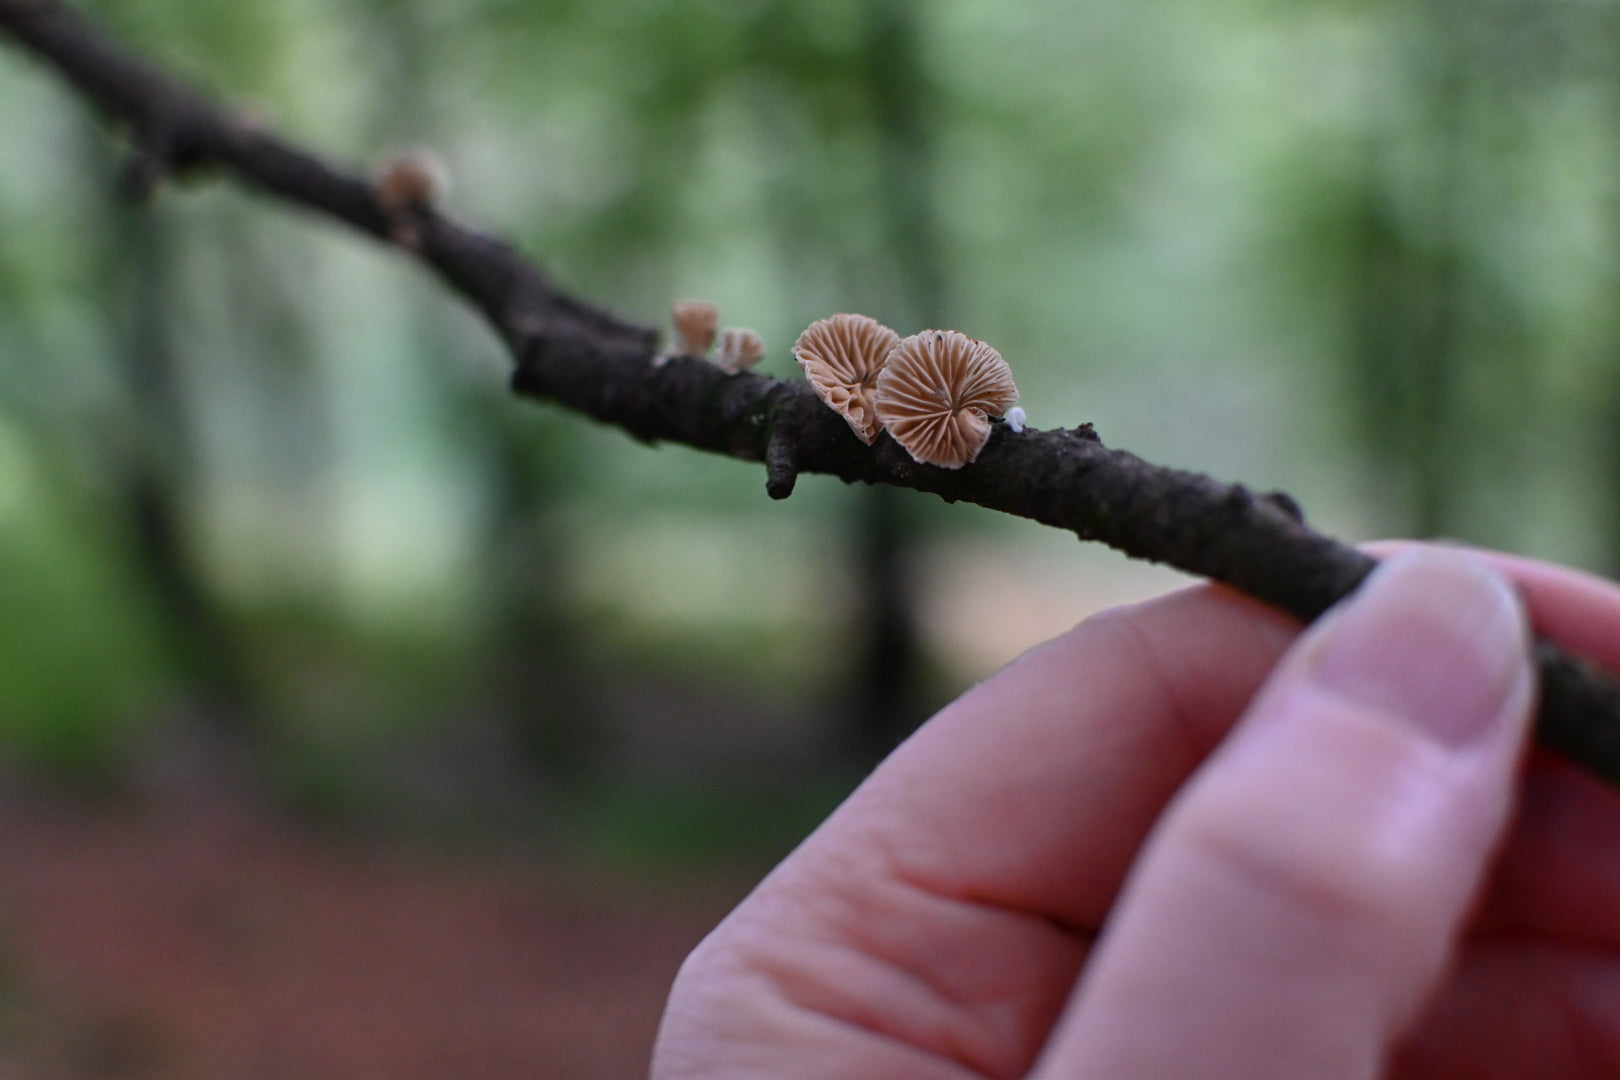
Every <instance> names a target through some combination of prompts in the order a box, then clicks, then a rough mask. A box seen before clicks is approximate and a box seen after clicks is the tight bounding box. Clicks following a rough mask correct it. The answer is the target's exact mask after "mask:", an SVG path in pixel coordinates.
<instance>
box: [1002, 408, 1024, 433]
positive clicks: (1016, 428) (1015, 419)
mask: <svg viewBox="0 0 1620 1080" xmlns="http://www.w3.org/2000/svg"><path fill="white" fill-rule="evenodd" d="M1028 419H1029V418H1028V417H1026V416H1025V415H1024V410H1023V409H1020V408H1019V407H1018V406H1017V405H1014V406H1013V407H1012V408H1010V409H1008V410H1007V426H1008V427H1010V428H1012V430H1013V433H1014V434H1020V435H1021V434H1023V431H1024V425H1025V423H1027V422H1028Z"/></svg>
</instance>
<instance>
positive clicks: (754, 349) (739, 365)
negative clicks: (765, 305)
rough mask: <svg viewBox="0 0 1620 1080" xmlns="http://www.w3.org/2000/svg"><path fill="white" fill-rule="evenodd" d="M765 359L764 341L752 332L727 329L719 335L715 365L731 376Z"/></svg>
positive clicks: (733, 328)
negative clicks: (718, 349)
mask: <svg viewBox="0 0 1620 1080" xmlns="http://www.w3.org/2000/svg"><path fill="white" fill-rule="evenodd" d="M763 359H765V339H764V338H762V337H760V336H759V335H758V334H756V333H754V331H752V330H743V329H739V328H737V327H728V328H727V329H726V331H725V332H724V333H722V334H721V335H720V352H719V353H718V354H716V356H715V363H717V364H719V365H720V367H721V369H722V370H724V371H727V372H729V373H731V374H733V375H735V374H737V372H739V371H747V370H748V369H749V368H751V367H753V366H754V365H755V364H757V363H759V362H760V361H761V360H763Z"/></svg>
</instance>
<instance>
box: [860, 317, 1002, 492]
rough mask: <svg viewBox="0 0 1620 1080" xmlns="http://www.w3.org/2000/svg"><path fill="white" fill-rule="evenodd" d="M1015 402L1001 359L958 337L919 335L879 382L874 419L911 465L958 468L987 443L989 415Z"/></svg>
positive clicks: (903, 346) (897, 352)
mask: <svg viewBox="0 0 1620 1080" xmlns="http://www.w3.org/2000/svg"><path fill="white" fill-rule="evenodd" d="M1017 400H1018V387H1017V386H1015V385H1014V384H1013V378H1012V370H1011V369H1010V368H1008V367H1007V361H1005V360H1003V359H1002V358H1001V354H1000V353H999V352H997V351H996V350H995V349H993V348H991V347H990V346H989V345H986V344H985V343H984V342H982V341H975V340H974V339H973V338H970V337H968V336H967V335H966V334H959V333H957V332H956V331H955V330H924V331H923V332H922V333H920V334H913V335H912V336H911V337H908V338H906V339H905V340H904V341H902V342H900V343H899V344H898V345H896V346H895V347H894V351H893V352H892V353H890V354H889V362H888V363H887V364H885V365H884V367H883V373H882V375H880V376H879V378H878V385H877V413H878V417H879V418H880V419H881V420H882V422H883V425H884V426H885V427H887V428H888V429H889V434H890V435H892V436H894V441H895V442H897V443H899V444H900V445H901V446H903V447H905V448H906V452H907V453H908V454H910V455H911V456H912V458H913V459H914V460H916V461H920V462H923V463H924V464H928V465H939V466H941V467H943V468H946V469H959V468H961V467H962V466H963V465H966V464H968V463H969V462H970V461H973V460H974V459H976V458H977V457H978V456H979V451H980V450H983V449H984V444H985V443H986V442H988V441H989V439H990V421H989V420H988V419H987V417H988V416H1000V415H1001V414H1002V412H1003V411H1005V410H1006V409H1007V407H1008V406H1010V405H1011V404H1012V403H1013V402H1015V401H1017Z"/></svg>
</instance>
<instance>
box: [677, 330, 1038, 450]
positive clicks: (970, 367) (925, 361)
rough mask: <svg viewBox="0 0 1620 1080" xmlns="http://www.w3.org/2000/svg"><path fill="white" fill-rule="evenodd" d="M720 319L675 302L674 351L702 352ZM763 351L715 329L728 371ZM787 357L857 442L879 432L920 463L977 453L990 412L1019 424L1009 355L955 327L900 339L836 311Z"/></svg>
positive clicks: (754, 342) (745, 336)
mask: <svg viewBox="0 0 1620 1080" xmlns="http://www.w3.org/2000/svg"><path fill="white" fill-rule="evenodd" d="M719 320H720V314H719V311H718V309H716V308H715V306H714V305H713V304H707V303H703V302H701V301H692V300H688V301H682V302H681V303H678V304H676V305H675V310H674V322H675V338H676V341H675V347H676V349H677V350H678V352H677V355H685V356H698V357H702V356H707V355H708V353H709V350H710V349H711V348H712V347H713V345H714V342H715V335H716V331H717V329H718V327H719ZM764 355H765V345H764V342H762V341H761V340H760V338H759V335H758V334H755V333H754V332H753V331H751V330H727V331H726V332H725V333H724V334H723V335H721V336H720V353H719V356H718V359H717V363H718V364H719V365H720V367H722V368H724V369H725V370H726V371H729V372H737V371H744V370H747V369H748V368H750V367H752V366H753V365H754V364H755V363H758V361H759V359H760V358H761V357H763V356H764ZM793 356H794V358H795V359H796V360H798V362H799V366H800V367H801V368H803V369H804V373H805V375H806V377H808V378H809V380H810V385H811V387H812V388H814V390H815V392H816V395H817V396H818V397H820V398H821V400H822V401H823V402H825V403H826V404H827V407H828V408H830V409H832V410H833V411H834V412H836V413H837V414H838V415H839V416H842V417H843V418H844V420H845V422H846V423H848V424H849V427H850V430H851V431H853V432H854V433H855V434H856V436H857V437H858V438H859V439H860V440H861V441H862V442H864V443H866V444H867V445H868V446H870V445H871V444H872V443H873V442H875V441H877V437H878V435H879V434H880V433H881V432H883V431H887V432H888V433H889V434H890V436H892V437H893V438H894V441H895V442H897V443H899V444H900V445H901V446H902V447H903V448H904V449H905V451H906V453H908V454H910V455H911V457H912V460H914V461H918V462H921V463H923V464H925V465H938V466H940V467H941V468H946V469H959V468H961V467H962V466H963V465H966V464H968V463H970V462H972V461H974V460H975V459H977V458H978V456H979V451H981V450H983V449H984V446H985V443H987V442H989V441H990V417H992V416H1002V415H1005V416H1006V417H1007V422H1008V425H1009V426H1010V427H1011V428H1012V430H1014V431H1022V430H1023V429H1024V411H1023V410H1022V409H1019V408H1016V407H1014V406H1013V403H1014V402H1015V401H1017V400H1018V387H1017V386H1015V385H1014V384H1013V378H1012V370H1011V369H1010V368H1009V367H1008V366H1007V362H1006V361H1005V360H1003V359H1002V358H1001V354H1000V353H999V352H997V351H996V350H995V349H994V348H992V347H991V346H989V345H986V344H985V343H984V342H982V341H976V340H974V339H973V338H970V337H968V336H967V335H966V334H962V333H958V332H957V331H955V330H924V331H923V332H922V333H920V334H913V335H911V336H910V337H908V338H902V337H901V336H900V335H899V334H897V333H895V332H894V331H893V330H890V329H889V328H888V327H887V326H884V325H883V324H882V323H880V322H878V321H877V320H876V319H873V318H870V317H868V316H866V315H851V314H839V315H833V316H831V317H829V318H826V319H817V320H816V321H815V322H813V323H811V324H810V325H809V326H808V327H807V328H806V329H805V331H804V333H802V334H800V335H799V340H798V341H797V342H795V343H794V345H793ZM662 359H668V358H667V357H665V358H662Z"/></svg>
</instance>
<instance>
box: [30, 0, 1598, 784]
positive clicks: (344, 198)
mask: <svg viewBox="0 0 1620 1080" xmlns="http://www.w3.org/2000/svg"><path fill="white" fill-rule="evenodd" d="M0 30H4V31H5V32H6V33H8V34H9V35H10V36H11V37H12V38H14V39H15V40H16V41H17V42H18V43H19V44H21V45H23V46H24V47H26V48H28V49H29V50H31V51H32V52H34V53H35V54H37V55H38V56H40V57H42V58H43V59H45V60H46V61H47V62H49V63H50V64H51V65H53V66H54V67H55V68H56V69H57V70H58V71H59V72H60V73H61V74H62V75H63V76H64V77H65V78H66V79H67V80H68V81H69V82H70V83H71V84H73V85H74V86H75V87H76V88H77V89H78V91H79V92H80V93H81V94H83V95H84V96H85V97H87V98H89V99H90V100H91V101H92V102H94V103H95V104H96V106H97V107H99V108H100V109H101V110H102V112H104V113H105V114H107V115H108V116H109V117H110V118H112V119H114V120H117V121H120V122H122V123H124V124H125V125H127V126H128V128H129V131H130V134H131V137H132V140H133V143H134V146H135V155H134V161H135V165H134V167H133V168H132V170H131V173H132V176H133V179H134V181H135V183H136V186H137V187H140V188H144V187H146V186H150V184H152V183H155V182H156V181H157V180H160V179H161V178H162V177H163V176H164V175H165V174H167V173H183V172H192V171H198V170H203V169H215V170H219V171H223V172H225V173H228V174H229V175H231V176H232V177H234V178H235V179H236V180H238V181H240V182H241V183H243V184H244V185H245V186H247V187H250V188H254V189H257V190H260V191H263V192H266V193H269V194H272V195H275V196H277V197H279V198H281V199H283V200H285V201H287V202H290V203H292V204H295V205H297V206H301V207H303V208H305V209H307V210H313V211H316V212H318V213H322V214H325V215H327V216H329V217H331V218H335V219H336V220H338V221H339V222H341V223H343V224H345V225H347V226H349V227H350V228H353V229H356V230H358V231H360V232H363V233H366V234H367V235H369V236H371V237H372V238H374V239H376V240H379V241H381V242H383V243H387V244H392V245H395V246H396V247H399V248H400V249H402V250H404V251H407V252H409V253H410V254H412V255H413V256H415V257H416V258H417V259H419V260H420V261H421V262H423V263H424V264H425V265H426V266H428V267H429V268H430V269H432V270H433V271H434V272H435V273H437V274H438V275H439V277H440V278H441V279H443V281H444V282H445V284H446V285H448V286H449V287H450V288H451V289H453V290H454V291H455V292H457V293H459V294H460V295H461V296H463V297H464V298H466V299H467V300H468V301H470V302H471V303H472V304H474V305H475V306H477V307H478V309H479V310H481V311H482V312H483V313H484V315H485V317H486V318H487V319H488V320H489V322H490V324H491V325H492V326H493V327H494V328H495V330H496V331H497V332H498V333H499V334H500V335H501V337H502V338H503V339H504V340H505V342H506V344H507V347H508V348H509V349H510V351H511V354H512V357H513V360H514V362H515V364H516V369H515V371H514V373H513V376H512V385H513V388H514V389H515V390H516V391H517V392H518V393H519V394H523V395H526V396H529V397H534V398H540V399H545V400H549V401H552V402H555V403H557V404H559V405H562V406H563V407H565V408H568V409H571V410H573V411H575V412H579V413H583V414H585V415H587V416H590V417H593V418H595V419H597V420H599V421H602V422H604V423H608V424H612V425H614V426H616V427H619V428H622V429H623V430H624V431H626V432H628V433H629V434H631V435H633V436H635V437H636V438H638V439H642V440H645V441H647V442H661V441H662V442H674V443H680V444H682V445H685V446H690V447H694V448H696V449H699V450H707V451H710V452H713V453H718V454H725V455H727V456H729V457H734V458H739V459H741V460H744V461H753V462H761V463H764V464H765V465H766V467H767V490H768V491H769V493H770V495H771V496H772V497H773V498H785V497H787V496H788V495H789V494H790V493H791V492H792V490H793V486H794V481H795V479H796V478H797V476H798V475H799V474H800V473H823V474H829V475H832V476H836V477H839V478H840V479H842V480H844V481H846V482H854V481H860V482H863V483H869V484H892V485H895V486H898V487H906V488H913V489H915V490H918V491H925V492H931V493H933V494H935V495H938V496H940V497H941V498H943V499H945V500H946V501H947V502H955V501H958V500H960V501H963V502H971V503H976V504H978V505H980V506H985V507H988V508H990V509H993V510H1000V511H1003V512H1005V513H1008V514H1013V515H1016V516H1019V517H1024V518H1029V519H1030V520H1032V521H1038V522H1041V523H1043V524H1046V525H1052V526H1055V527H1057V528H1061V529H1067V530H1069V531H1070V532H1073V533H1074V534H1075V535H1076V536H1078V537H1080V538H1081V539H1082V540H1097V541H1101V542H1102V543H1105V544H1108V545H1109V546H1111V547H1114V548H1117V549H1119V550H1120V551H1123V552H1124V553H1125V554H1127V555H1130V556H1132V557H1135V558H1139V559H1146V560H1150V561H1153V562H1161V563H1166V564H1168V565H1170V566H1174V567H1176V568H1178V569H1180V570H1184V571H1186V572H1188V573H1191V574H1196V575H1199V576H1202V577H1207V578H1211V579H1213V580H1215V581H1219V582H1223V583H1225V584H1227V585H1229V586H1231V587H1233V588H1235V589H1238V590H1239V591H1241V592H1244V593H1247V594H1249V595H1250V596H1253V597H1255V598H1257V599H1259V600H1261V601H1263V602H1265V603H1268V604H1271V605H1272V606H1274V607H1277V608H1280V609H1281V610H1283V611H1286V612H1288V613H1290V614H1292V615H1294V616H1296V617H1297V618H1299V619H1302V620H1306V621H1308V620H1311V619H1314V618H1315V617H1317V616H1318V615H1320V614H1321V613H1322V612H1323V611H1325V610H1326V609H1327V608H1328V607H1329V606H1331V605H1332V604H1333V603H1334V602H1335V601H1337V600H1338V599H1340V598H1341V597H1343V596H1345V595H1347V594H1348V593H1349V592H1350V591H1351V590H1352V589H1354V588H1355V587H1356V585H1358V584H1359V583H1360V582H1361V580H1362V579H1363V578H1364V577H1365V576H1366V575H1367V573H1368V572H1369V571H1370V570H1371V569H1372V568H1373V566H1374V560H1373V559H1372V558H1371V557H1369V556H1367V555H1365V554H1363V553H1362V552H1360V551H1357V550H1356V549H1355V548H1352V547H1350V546H1348V545H1346V544H1343V543H1340V542H1338V541H1336V540H1333V539H1331V538H1329V537H1327V536H1324V535H1322V534H1321V533H1318V532H1316V531H1315V530H1313V529H1311V528H1310V527H1309V526H1307V525H1306V524H1305V523H1304V520H1303V517H1302V515H1301V514H1300V512H1299V509H1298V507H1297V505H1296V504H1295V503H1294V502H1293V500H1292V499H1290V498H1288V497H1287V496H1286V495H1283V494H1280V493H1272V494H1260V493H1256V492H1253V491H1250V490H1249V489H1247V488H1245V487H1243V486H1241V485H1229V484H1223V483H1219V482H1217V481H1215V480H1213V479H1211V478H1210V477H1208V476H1203V475H1200V474H1198V473H1192V472H1185V471H1182V470H1176V469H1168V468H1164V467H1162V466H1158V465H1154V464H1152V463H1150V462H1147V461H1144V460H1142V459H1141V458H1139V457H1137V456H1136V455H1134V454H1130V453H1128V452H1126V451H1123V450H1115V449H1111V448H1109V447H1106V446H1104V445H1103V443H1102V441H1101V440H1100V439H1099V438H1098V437H1097V435H1096V433H1095V431H1093V430H1092V427H1091V425H1089V424H1086V425H1083V426H1081V427H1080V428H1077V429H1057V430H1052V431H1037V430H1033V429H1030V430H1026V431H1024V432H1022V433H1017V434H1015V433H1013V432H1012V431H1011V430H1010V429H1008V428H1007V427H1006V425H1004V424H999V423H998V424H997V425H996V427H995V430H994V432H993V433H992V435H991V439H990V442H989V445H988V446H986V447H985V449H984V452H983V453H982V454H981V456H980V457H979V460H978V461H977V462H975V463H974V464H972V465H970V466H968V467H966V468H963V469H959V470H947V469H940V468H935V467H933V466H928V465H919V464H917V463H916V462H914V461H912V460H911V458H910V457H909V456H908V455H907V454H906V453H905V451H904V450H902V449H900V447H898V446H897V445H896V444H895V443H894V442H893V441H892V440H890V439H889V438H888V437H887V436H886V435H885V436H882V437H880V438H879V439H878V441H877V444H876V445H874V446H871V447H868V446H865V445H864V444H862V443H861V442H860V441H859V440H858V439H856V438H855V437H854V435H853V434H852V433H851V432H850V430H849V428H848V426H847V425H846V424H845V423H844V421H843V420H842V419H840V418H839V417H838V416H836V415H835V414H834V413H833V412H832V411H831V410H829V409H827V408H826V407H824V406H823V405H822V404H821V402H820V401H819V400H818V399H817V398H816V396H815V394H814V393H813V392H812V391H811V390H810V388H809V387H808V386H807V385H806V384H804V383H800V382H790V381H784V380H780V379H771V378H766V377H764V376H761V375H755V374H749V373H745V374H740V375H727V374H725V373H724V372H722V371H720V369H719V368H717V367H715V366H713V365H711V364H708V363H705V362H701V361H697V360H691V359H677V360H674V361H672V362H669V363H665V364H655V363H653V360H654V357H655V355H656V350H657V344H658V342H657V338H658V335H657V333H656V331H653V330H650V329H646V328H642V327H638V326H634V325H631V324H630V323H627V322H625V321H623V320H621V319H619V318H617V317H615V316H613V315H611V314H609V313H607V312H605V311H602V310H600V309H599V308H596V307H594V306H592V305H590V304H586V303H584V302H582V301H580V300H577V299H575V298H574V297H572V296H570V295H569V294H568V293H566V292H564V291H563V290H561V289H559V288H558V287H557V286H556V285H554V284H552V282H551V281H550V279H549V278H548V277H547V276H546V275H545V274H544V273H543V272H542V271H541V270H540V269H539V268H538V267H536V266H535V265H534V264H533V263H531V262H529V261H528V260H526V259H525V258H523V256H522V255H520V254H519V253H518V252H517V251H516V250H515V249H513V248H512V247H511V246H510V245H508V244H506V243H504V242H502V241H500V240H498V239H495V238H493V237H490V236H488V235H485V234H483V233H480V232H478V231H476V230H474V229H471V228H469V227H467V226H466V225H464V224H461V223H458V222H456V221H453V220H451V219H450V218H448V217H446V216H444V215H443V214H441V213H439V212H438V211H437V210H435V209H433V208H432V207H431V206H426V205H422V204H413V205H410V206H407V207H405V208H403V209H402V208H399V207H398V206H392V205H390V204H389V203H388V202H387V201H386V200H382V199H380V198H379V197H378V191H377V187H376V184H375V183H374V182H373V181H371V180H369V179H367V178H365V177H363V176H360V175H356V174H351V173H345V172H341V171H339V170H336V169H334V168H332V167H330V166H328V165H327V164H325V163H324V162H323V161H321V160H320V159H319V158H317V157H315V156H314V155H312V154H310V153H309V152H307V151H305V150H303V149H301V148H300V147H298V146H295V145H293V144H291V143H288V142H285V141H283V140H281V139H279V138H277V137H276V136H275V135H273V134H271V133H270V132H268V131H266V130H265V129H264V127H263V126H262V125H261V124H259V123H257V122H255V121H253V120H250V119H248V118H246V117H244V116H238V115H233V114H230V113H228V112H225V111H223V110H220V109H218V108H216V107H215V106H213V105H212V104H210V103H209V102H208V100H207V99H205V98H204V97H203V96H202V95H200V94H198V93H196V92H195V91H193V90H191V89H190V88H188V87H186V86H184V85H182V84H180V83H178V82H175V81H173V80H171V79H170V78H168V77H167V76H165V75H163V74H161V73H160V72H158V71H157V70H156V69H154V68H152V67H150V66H148V65H147V64H145V63H144V62H143V61H141V60H140V59H138V58H136V57H134V56H132V55H130V54H129V53H128V52H126V51H124V50H123V49H122V48H120V47H119V46H117V45H115V44H114V43H113V42H112V41H111V40H110V39H109V38H107V37H106V36H105V35H104V34H102V33H101V32H100V31H99V30H97V29H96V28H95V27H94V26H92V25H91V24H90V23H89V22H88V21H86V20H85V19H84V18H83V17H81V16H80V15H78V14H77V13H75V12H74V11H72V10H71V9H69V8H67V7H65V6H63V5H62V4H60V3H58V2H56V0H0ZM1537 654H1538V659H1539V661H1540V665H1541V676H1542V702H1541V714H1540V728H1539V733H1540V736H1541V739H1542V741H1543V742H1544V743H1547V744H1548V745H1550V746H1553V747H1554V748H1556V749H1559V750H1561V751H1563V752H1564V753H1566V754H1568V755H1569V756H1570V757H1572V758H1574V759H1575V760H1577V761H1579V762H1581V763H1583V764H1585V765H1586V766H1588V767H1589V768H1591V769H1592V770H1593V771H1595V772H1596V773H1598V774H1599V775H1601V776H1603V777H1604V778H1606V779H1608V780H1609V781H1610V782H1612V783H1615V784H1620V683H1617V682H1616V681H1615V680H1614V679H1612V678H1610V677H1609V676H1607V675H1605V674H1603V673H1601V672H1599V671H1598V670H1597V669H1596V668H1595V667H1593V666H1592V665H1590V664H1588V663H1586V662H1584V661H1582V660H1579V659H1577V658H1574V657H1571V656H1569V655H1567V654H1566V653H1564V652H1562V651H1561V650H1559V649H1558V648H1557V647H1555V646H1553V645H1551V644H1550V643H1546V642H1540V643H1538V645H1537Z"/></svg>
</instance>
